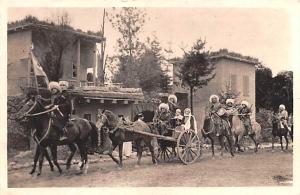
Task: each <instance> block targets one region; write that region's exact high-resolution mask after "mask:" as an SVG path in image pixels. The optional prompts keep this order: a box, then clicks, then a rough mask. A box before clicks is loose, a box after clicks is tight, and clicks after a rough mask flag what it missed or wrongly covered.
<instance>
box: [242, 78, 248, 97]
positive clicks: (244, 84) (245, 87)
mask: <svg viewBox="0 0 300 195" xmlns="http://www.w3.org/2000/svg"><path fill="white" fill-rule="evenodd" d="M243 95H244V96H249V76H243Z"/></svg>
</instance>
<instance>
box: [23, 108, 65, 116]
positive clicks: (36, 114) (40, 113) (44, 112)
mask: <svg viewBox="0 0 300 195" xmlns="http://www.w3.org/2000/svg"><path fill="white" fill-rule="evenodd" d="M31 110H32V109H30V110H29V111H31ZM54 110H58V111H59V113H60V114H62V113H61V111H60V110H59V108H58V106H54V107H53V108H51V109H50V110H45V111H43V112H38V113H34V114H28V113H29V111H28V112H27V113H26V114H25V116H38V115H42V114H46V113H49V112H52V111H54ZM62 116H63V115H62Z"/></svg>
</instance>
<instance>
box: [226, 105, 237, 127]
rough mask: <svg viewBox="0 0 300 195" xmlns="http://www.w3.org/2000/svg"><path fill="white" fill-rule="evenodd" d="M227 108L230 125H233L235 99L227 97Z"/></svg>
mask: <svg viewBox="0 0 300 195" xmlns="http://www.w3.org/2000/svg"><path fill="white" fill-rule="evenodd" d="M225 110H226V117H227V120H228V121H229V123H230V127H232V117H233V113H234V110H235V109H234V99H227V100H226V105H225Z"/></svg>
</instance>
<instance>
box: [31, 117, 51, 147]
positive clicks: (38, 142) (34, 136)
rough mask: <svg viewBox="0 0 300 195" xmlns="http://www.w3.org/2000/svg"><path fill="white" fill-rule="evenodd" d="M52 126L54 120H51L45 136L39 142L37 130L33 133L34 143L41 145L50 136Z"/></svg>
mask: <svg viewBox="0 0 300 195" xmlns="http://www.w3.org/2000/svg"><path fill="white" fill-rule="evenodd" d="M51 124H52V118H50V119H49V123H48V128H47V131H46V133H45V134H44V136H43V137H42V138H41V139H40V140H39V139H38V138H37V136H36V129H35V130H34V131H33V132H32V133H31V136H32V137H33V139H34V141H35V142H36V143H37V144H38V145H41V142H42V141H43V140H44V139H46V137H47V136H48V134H49V132H50V127H51Z"/></svg>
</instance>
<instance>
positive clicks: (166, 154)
mask: <svg viewBox="0 0 300 195" xmlns="http://www.w3.org/2000/svg"><path fill="white" fill-rule="evenodd" d="M175 156H176V153H175V154H174V151H173V150H172V147H167V146H163V147H160V148H159V149H158V154H157V159H158V160H159V161H160V162H169V161H170V160H172V159H174V157H175Z"/></svg>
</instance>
